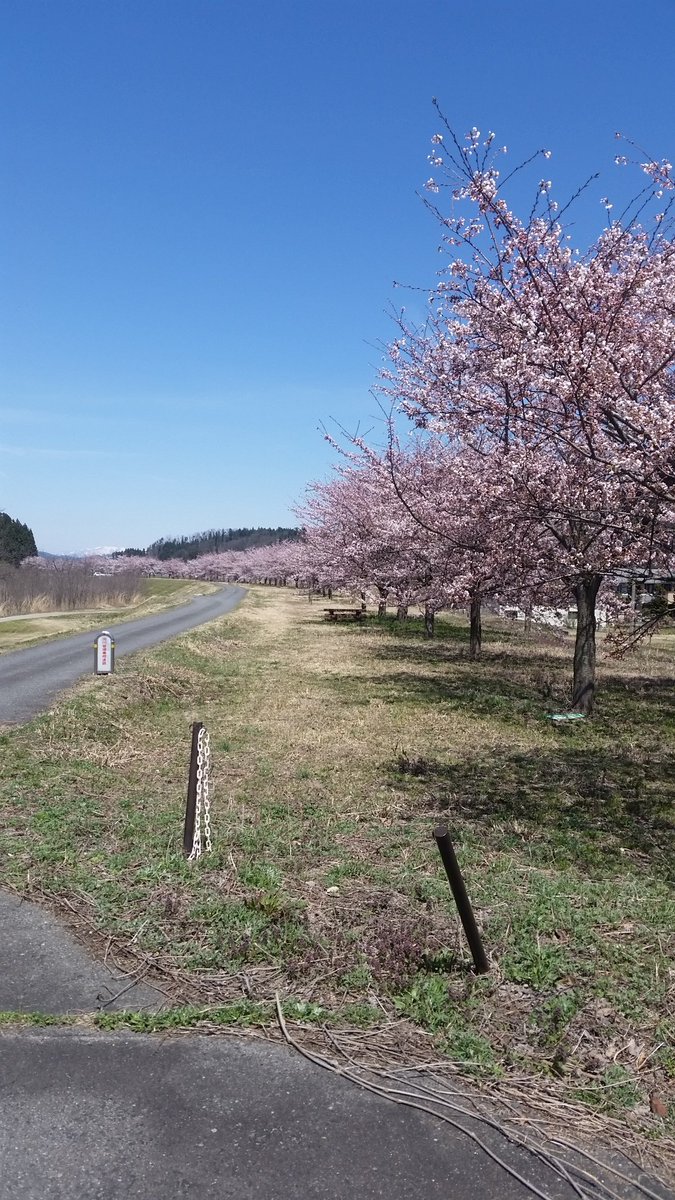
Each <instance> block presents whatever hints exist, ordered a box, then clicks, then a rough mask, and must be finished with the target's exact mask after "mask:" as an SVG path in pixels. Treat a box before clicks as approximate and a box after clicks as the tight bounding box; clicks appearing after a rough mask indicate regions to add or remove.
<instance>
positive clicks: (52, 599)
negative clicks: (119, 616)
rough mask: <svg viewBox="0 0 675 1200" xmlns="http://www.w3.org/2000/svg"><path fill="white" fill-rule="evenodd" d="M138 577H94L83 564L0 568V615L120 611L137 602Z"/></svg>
mask: <svg viewBox="0 0 675 1200" xmlns="http://www.w3.org/2000/svg"><path fill="white" fill-rule="evenodd" d="M141 583H142V579H141V575H140V573H139V572H137V571H122V572H120V573H119V574H117V575H95V574H94V572H93V571H92V569H91V567H89V566H85V565H84V563H78V562H68V563H67V564H61V565H59V566H58V567H32V566H24V567H11V566H9V565H2V567H0V616H5V617H8V616H16V615H19V614H23V613H47V612H49V613H51V612H78V611H81V610H82V609H87V608H96V609H102V608H120V607H124V606H126V605H129V604H132V603H133V602H134V601H135V600H140V599H141Z"/></svg>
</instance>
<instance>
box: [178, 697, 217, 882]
mask: <svg viewBox="0 0 675 1200" xmlns="http://www.w3.org/2000/svg"><path fill="white" fill-rule="evenodd" d="M210 771H211V741H210V737H209V733H208V730H206V729H205V728H204V726H203V725H202V723H201V721H196V722H195V723H194V725H193V726H192V752H191V755H190V777H189V780H188V798H187V806H186V811H185V829H184V832H183V849H184V851H185V853H186V854H187V856H188V862H196V860H197V859H198V858H200V857H201V855H202V852H203V850H204V849H205V850H206V852H207V853H209V852H210V851H211V850H212V849H213V845H212V840H211V798H210V794H209V784H210ZM202 819H203V822H204V838H203V842H202Z"/></svg>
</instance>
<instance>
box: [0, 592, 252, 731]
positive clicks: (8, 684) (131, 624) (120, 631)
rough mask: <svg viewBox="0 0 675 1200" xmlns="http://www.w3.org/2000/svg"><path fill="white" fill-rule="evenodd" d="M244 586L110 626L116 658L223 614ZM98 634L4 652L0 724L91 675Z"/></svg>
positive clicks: (24, 716)
mask: <svg viewBox="0 0 675 1200" xmlns="http://www.w3.org/2000/svg"><path fill="white" fill-rule="evenodd" d="M245 595H246V592H245V589H244V588H239V587H233V586H230V587H224V588H221V590H220V591H218V592H213V593H212V594H211V595H208V596H196V597H195V599H194V600H191V601H190V603H189V604H181V605H180V606H179V607H178V608H170V609H167V610H166V611H165V612H160V613H155V614H154V615H152V616H149V617H139V618H137V620H135V621H123V622H121V623H120V624H117V625H110V626H106V628H107V629H108V632H109V633H111V634H112V636H113V638H114V640H115V657H116V659H118V658H119V657H120V656H121V655H124V654H133V653H134V652H135V651H136V650H145V649H147V647H148V646H155V645H157V643H158V642H166V641H168V640H169V638H173V637H177V636H178V635H179V634H181V633H185V631H186V630H188V629H194V628H195V627H196V626H197V625H203V624H205V622H206V621H214V620H215V619H216V618H217V617H222V616H224V614H225V613H228V612H231V611H232V609H233V608H236V606H237V605H238V604H239V603H240V602H241V600H242V599H243V597H244V596H245ZM95 636H96V635H95V633H92V632H89V633H78V634H75V635H74V636H73V637H69V638H63V639H61V640H58V641H53V642H47V643H46V644H45V645H42V646H29V647H28V648H27V649H25V650H14V651H12V653H11V654H1V655H0V725H16V724H20V723H21V722H22V721H28V720H29V719H30V718H31V717H34V716H35V715H36V714H37V713H39V712H42V711H43V710H44V709H45V708H48V707H49V705H50V703H51V702H52V700H53V699H54V697H55V696H56V695H57V694H58V693H59V692H62V691H63V690H64V688H67V687H71V686H72V684H74V683H76V682H77V680H78V679H81V678H82V677H83V676H84V675H91V674H93V670H94V648H93V647H94V638H95Z"/></svg>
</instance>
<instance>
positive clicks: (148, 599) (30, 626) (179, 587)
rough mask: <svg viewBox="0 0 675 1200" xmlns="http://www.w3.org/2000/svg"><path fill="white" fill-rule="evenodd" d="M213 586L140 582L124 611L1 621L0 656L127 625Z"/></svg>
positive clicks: (187, 581)
mask: <svg viewBox="0 0 675 1200" xmlns="http://www.w3.org/2000/svg"><path fill="white" fill-rule="evenodd" d="M216 586H217V585H216V584H213V583H203V582H201V581H198V580H194V579H141V580H140V594H139V596H138V597H137V598H136V600H135V601H134V603H133V604H130V605H128V606H126V607H124V608H100V609H92V610H87V611H86V612H63V613H35V614H33V613H31V614H30V615H26V616H20V617H2V618H0V653H2V651H3V650H21V649H22V648H23V647H24V646H31V645H35V644H36V643H38V642H47V641H50V640H51V639H52V638H54V637H67V636H68V634H71V633H85V632H86V631H87V630H88V629H92V630H93V629H100V628H101V627H102V626H104V625H105V624H106V623H109V624H111V623H112V622H114V621H125V620H126V621H129V620H131V619H132V618H134V617H146V616H149V614H150V613H155V612H159V611H160V610H161V609H164V608H171V607H173V606H174V605H175V604H183V603H185V602H186V601H187V600H190V599H191V598H192V597H193V596H200V595H203V594H204V593H205V592H212V591H215V590H216Z"/></svg>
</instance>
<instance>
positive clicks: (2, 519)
mask: <svg viewBox="0 0 675 1200" xmlns="http://www.w3.org/2000/svg"><path fill="white" fill-rule="evenodd" d="M34 554H37V546H36V545H35V538H34V537H33V530H32V529H29V528H28V526H27V525H24V524H23V523H22V522H21V521H17V520H16V519H15V518H14V517H10V516H9V515H8V513H6V512H0V562H7V563H12V565H13V566H15V567H18V565H19V563H20V562H21V560H22V558H29V557H32V555H34Z"/></svg>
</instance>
